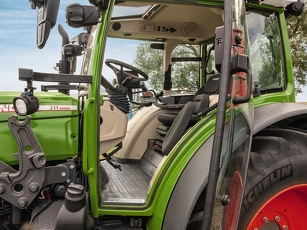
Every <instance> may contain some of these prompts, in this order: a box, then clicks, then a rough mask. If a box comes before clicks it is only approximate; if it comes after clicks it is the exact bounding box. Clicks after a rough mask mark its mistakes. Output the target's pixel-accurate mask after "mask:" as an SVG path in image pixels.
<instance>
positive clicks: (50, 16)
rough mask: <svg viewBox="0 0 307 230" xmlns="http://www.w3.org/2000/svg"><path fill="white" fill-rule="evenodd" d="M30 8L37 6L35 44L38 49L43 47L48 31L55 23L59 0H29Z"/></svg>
mask: <svg viewBox="0 0 307 230" xmlns="http://www.w3.org/2000/svg"><path fill="white" fill-rule="evenodd" d="M30 2H31V8H32V9H35V8H36V7H37V8H38V12H37V29H36V45H37V47H38V48H39V49H42V48H44V46H45V44H46V42H47V40H48V37H49V34H50V31H51V29H52V28H53V27H54V25H55V24H56V20H57V16H58V11H59V6H60V0H30Z"/></svg>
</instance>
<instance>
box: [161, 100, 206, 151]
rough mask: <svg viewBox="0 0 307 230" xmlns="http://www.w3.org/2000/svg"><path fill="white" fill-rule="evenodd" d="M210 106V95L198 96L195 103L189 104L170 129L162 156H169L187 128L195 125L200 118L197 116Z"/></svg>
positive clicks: (164, 142)
mask: <svg viewBox="0 0 307 230" xmlns="http://www.w3.org/2000/svg"><path fill="white" fill-rule="evenodd" d="M208 104H209V95H207V94H200V95H197V96H196V97H195V99H194V101H193V102H191V101H190V102H188V103H187V104H186V105H185V106H184V107H183V108H182V110H181V111H180V112H179V113H178V115H177V116H176V118H175V120H174V122H173V123H172V125H171V127H170V128H169V129H168V131H167V133H166V135H165V137H164V139H163V143H162V154H164V155H168V154H169V152H170V151H171V150H172V148H173V147H174V146H175V144H176V143H177V142H178V141H179V140H180V138H181V137H182V135H183V134H184V133H185V131H186V130H187V128H189V127H190V126H192V125H194V124H195V123H196V122H197V121H198V120H199V117H198V116H197V114H198V113H199V112H200V111H201V110H202V109H203V108H205V107H207V106H208Z"/></svg>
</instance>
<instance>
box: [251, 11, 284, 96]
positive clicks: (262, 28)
mask: <svg viewBox="0 0 307 230" xmlns="http://www.w3.org/2000/svg"><path fill="white" fill-rule="evenodd" d="M247 24H248V35H249V40H250V63H251V69H252V74H253V81H256V82H258V87H259V90H260V92H261V93H266V92H272V91H280V90H283V89H284V85H285V82H284V79H285V77H284V71H283V69H284V68H283V58H282V57H283V54H282V47H281V45H282V44H281V40H280V33H279V27H278V19H277V17H276V15H275V14H271V15H260V14H257V13H249V14H248V15H247Z"/></svg>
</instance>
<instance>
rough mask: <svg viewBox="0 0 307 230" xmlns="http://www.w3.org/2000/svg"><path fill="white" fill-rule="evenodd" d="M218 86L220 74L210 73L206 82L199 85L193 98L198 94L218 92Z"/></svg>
mask: <svg viewBox="0 0 307 230" xmlns="http://www.w3.org/2000/svg"><path fill="white" fill-rule="evenodd" d="M219 87H220V74H215V75H212V76H211V77H209V78H208V80H207V82H206V84H205V85H204V86H202V87H200V88H199V89H198V90H197V91H196V92H195V94H194V98H195V97H196V96H197V95H199V94H208V95H212V94H218V92H219Z"/></svg>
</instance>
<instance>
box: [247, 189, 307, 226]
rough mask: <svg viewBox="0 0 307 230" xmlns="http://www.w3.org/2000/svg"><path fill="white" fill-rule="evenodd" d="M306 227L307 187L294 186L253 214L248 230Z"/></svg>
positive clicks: (274, 197)
mask: <svg viewBox="0 0 307 230" xmlns="http://www.w3.org/2000/svg"><path fill="white" fill-rule="evenodd" d="M306 226H307V185H295V186H291V187H289V188H286V189H284V190H282V191H281V192H279V193H277V194H276V195H274V196H273V197H272V198H271V199H269V200H268V201H267V202H266V203H265V204H264V205H263V206H262V207H261V208H260V209H259V210H258V212H257V213H256V214H255V216H254V217H253V218H252V220H251V222H250V224H249V225H248V227H247V229H248V230H266V229H268V230H274V229H277V230H279V229H282V230H292V229H293V230H296V229H304V227H306Z"/></svg>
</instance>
